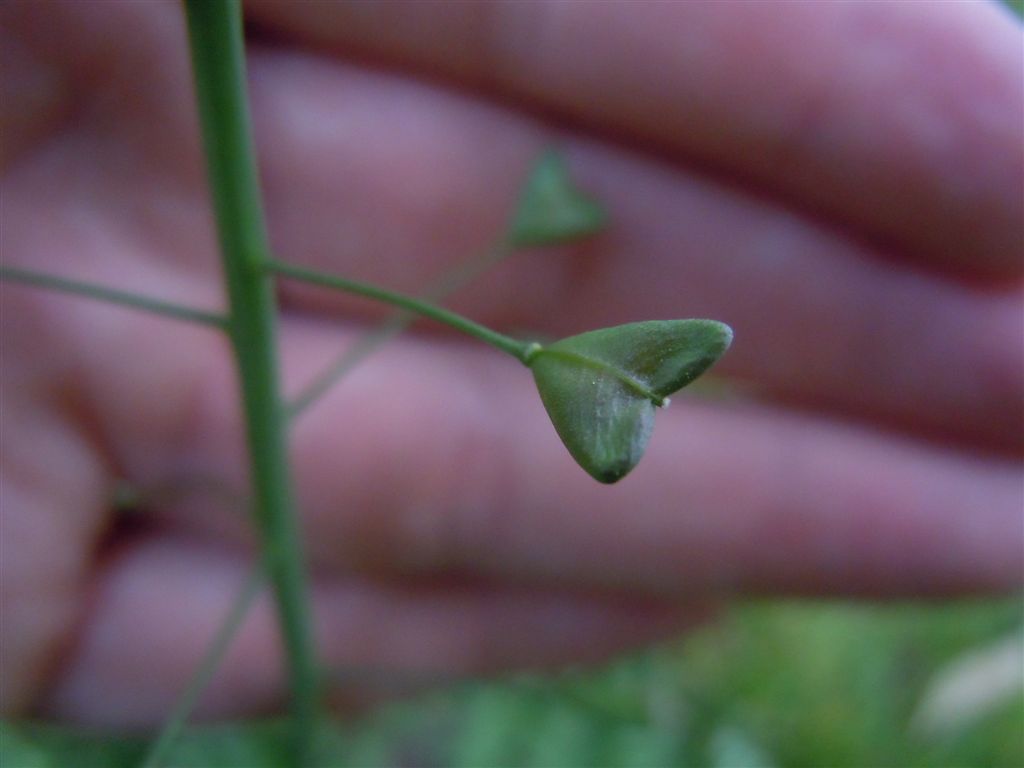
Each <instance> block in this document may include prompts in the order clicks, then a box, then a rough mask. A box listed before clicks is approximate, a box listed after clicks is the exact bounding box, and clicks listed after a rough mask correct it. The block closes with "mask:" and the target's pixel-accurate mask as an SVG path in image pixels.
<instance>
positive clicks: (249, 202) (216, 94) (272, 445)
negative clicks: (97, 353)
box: [185, 0, 318, 765]
mask: <svg viewBox="0 0 1024 768" xmlns="http://www.w3.org/2000/svg"><path fill="white" fill-rule="evenodd" d="M185 8H186V13H187V18H188V31H189V41H190V47H191V53H192V65H193V69H194V73H195V82H196V96H197V99H198V103H199V117H200V122H201V125H202V129H203V140H204V145H205V148H206V160H207V170H208V175H209V182H210V190H211V195H212V197H213V204H214V211H215V213H216V219H217V232H218V236H219V240H220V250H221V256H222V261H223V268H224V274H225V279H226V283H227V293H228V302H229V308H230V311H229V317H230V320H229V335H230V337H231V343H232V346H233V349H234V355H235V362H236V365H237V368H238V374H239V381H240V383H241V388H242V406H243V411H244V415H245V425H246V434H247V444H248V449H249V469H250V478H251V482H252V484H253V498H254V500H255V505H254V508H255V517H256V522H257V524H258V526H259V529H260V533H261V535H262V546H263V553H264V558H265V560H266V563H267V570H268V575H269V578H270V581H271V583H272V585H273V588H274V595H275V598H276V603H277V610H278V614H279V618H280V624H281V630H282V635H283V641H284V647H285V653H286V657H287V667H288V678H289V685H290V692H291V707H292V719H293V729H294V730H293V739H294V743H293V745H292V746H293V749H292V750H291V754H292V755H293V756H294V759H295V762H296V763H297V764H299V765H301V764H304V763H305V762H306V761H307V759H308V757H309V755H310V753H311V749H312V739H313V733H314V727H315V722H316V715H317V705H318V701H317V698H318V685H317V664H316V659H315V656H314V649H313V642H312V637H311V622H310V609H309V595H308V590H307V583H306V581H307V580H306V573H305V565H304V559H303V553H302V546H301V540H300V536H299V529H298V523H297V521H296V517H295V513H294V506H293V502H292V498H293V497H292V488H291V477H290V472H289V468H288V454H287V444H286V439H285V423H284V419H283V417H282V408H281V398H280V394H279V384H278V378H277V377H278V365H277V344H276V327H275V321H276V314H277V310H276V305H275V301H274V292H273V286H272V284H271V277H270V275H269V274H268V273H267V271H266V270H265V269H264V268H263V264H264V263H265V261H266V259H267V257H268V253H269V248H268V244H267V237H266V229H265V226H264V223H263V212H262V206H261V203H260V196H259V184H258V180H257V174H256V165H255V159H254V155H253V148H252V137H251V130H250V126H249V111H248V103H247V98H246V92H245V52H244V45H243V35H242V15H241V8H240V6H239V3H238V2H237V0H186V5H185Z"/></svg>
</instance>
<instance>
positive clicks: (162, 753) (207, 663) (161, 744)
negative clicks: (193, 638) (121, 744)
mask: <svg viewBox="0 0 1024 768" xmlns="http://www.w3.org/2000/svg"><path fill="white" fill-rule="evenodd" d="M266 575H267V573H266V567H265V563H264V562H263V561H260V562H259V563H257V564H256V565H255V566H254V567H253V568H252V570H250V571H249V575H248V576H247V577H246V579H245V582H244V583H243V584H242V588H241V589H240V590H239V591H238V594H237V595H236V597H235V599H234V600H233V601H232V603H231V609H230V610H229V611H228V615H227V617H226V618H225V619H224V622H223V623H222V624H221V626H220V628H219V629H218V630H217V634H216V635H215V636H214V638H213V642H212V643H211V644H210V647H209V648H208V649H207V651H206V654H205V655H204V656H203V659H202V661H201V662H200V664H199V667H198V669H197V670H196V672H195V674H194V675H193V676H192V678H191V680H190V681H189V684H188V686H186V688H185V690H184V692H183V693H182V694H181V696H180V697H179V698H178V700H177V701H176V702H175V704H174V709H173V710H171V714H170V715H169V716H168V718H167V721H166V722H165V723H164V726H163V728H162V729H161V730H160V735H159V736H158V737H157V739H156V741H155V742H154V743H153V746H152V747H151V748H150V750H149V754H148V755H146V758H145V760H143V762H142V768H158V766H159V765H160V764H161V763H163V762H164V761H165V760H166V758H167V755H168V754H169V752H170V750H171V747H172V746H173V745H174V742H175V741H176V740H177V739H178V737H179V736H180V735H181V732H182V730H183V729H184V728H185V723H186V722H187V721H188V718H189V715H191V714H192V710H193V709H195V706H196V703H197V702H198V701H199V697H200V696H201V695H202V694H203V691H205V690H206V686H208V685H209V684H210V681H211V680H212V679H213V675H214V673H215V672H216V671H217V667H219V666H220V663H221V661H223V659H224V655H225V654H226V653H227V650H228V648H230V647H231V641H232V640H233V639H234V637H235V634H236V633H237V632H238V629H239V628H240V627H241V626H242V622H243V621H244V620H245V617H246V614H248V612H249V609H250V608H251V607H252V604H253V602H254V601H255V600H256V596H257V595H259V593H260V590H261V589H262V588H263V585H264V581H265V578H266Z"/></svg>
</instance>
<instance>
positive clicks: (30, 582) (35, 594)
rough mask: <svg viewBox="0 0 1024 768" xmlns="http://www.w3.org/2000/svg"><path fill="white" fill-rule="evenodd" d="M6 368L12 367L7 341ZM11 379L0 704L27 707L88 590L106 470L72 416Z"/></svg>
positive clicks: (3, 476)
mask: <svg viewBox="0 0 1024 768" xmlns="http://www.w3.org/2000/svg"><path fill="white" fill-rule="evenodd" d="M4 352H5V355H4V359H5V374H7V376H10V375H11V372H10V371H9V370H6V369H8V368H9V365H10V364H9V362H8V361H9V359H10V358H8V357H7V355H10V354H12V353H13V345H11V344H5V346H4ZM26 392H27V390H26V389H19V388H17V387H14V386H10V379H8V382H7V383H6V384H5V386H4V388H3V392H2V395H0V404H2V405H0V421H2V422H3V429H2V430H0V468H2V470H0V499H2V503H0V562H2V563H3V579H2V589H0V627H2V628H3V630H2V633H3V642H0V666H2V667H3V670H4V672H3V675H2V676H0V712H3V713H4V714H5V715H14V714H23V713H24V712H25V711H26V709H27V707H28V706H29V705H30V704H31V703H32V701H33V700H34V697H35V695H36V692H37V691H38V690H39V688H40V687H41V686H42V685H44V684H45V683H46V681H47V680H48V679H49V678H50V676H51V675H52V673H53V669H54V666H55V665H56V664H57V662H58V660H59V655H60V653H61V652H62V651H63V650H64V646H65V643H66V641H67V638H68V637H69V636H70V634H71V633H72V632H73V630H74V628H75V626H76V625H77V623H78V621H79V618H80V613H81V608H82V604H83V602H84V600H85V597H86V592H87V587H86V585H87V582H88V574H89V571H90V568H91V561H92V555H93V552H94V549H95V547H96V544H97V541H98V539H99V536H100V534H101V532H102V531H103V529H104V527H105V525H106V522H107V515H106V508H105V507H106V505H105V503H104V502H105V491H106V487H107V483H106V471H105V467H104V466H103V462H102V460H101V458H100V456H99V455H98V453H97V451H96V450H95V446H94V444H93V443H92V441H91V440H90V439H89V438H88V437H87V436H86V435H85V434H83V432H82V431H80V430H79V429H77V428H76V426H75V425H73V424H72V423H71V422H70V420H68V419H66V418H65V417H64V416H63V415H62V414H60V413H59V412H56V411H54V410H53V409H52V407H51V406H50V404H47V405H46V406H40V405H39V404H38V403H35V402H31V401H30V398H28V397H26Z"/></svg>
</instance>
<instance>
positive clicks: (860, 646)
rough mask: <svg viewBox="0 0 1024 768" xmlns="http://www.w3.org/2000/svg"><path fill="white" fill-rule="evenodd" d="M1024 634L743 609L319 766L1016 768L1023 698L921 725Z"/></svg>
mask: <svg viewBox="0 0 1024 768" xmlns="http://www.w3.org/2000/svg"><path fill="white" fill-rule="evenodd" d="M1022 622H1024V607H1022V605H1021V603H1020V601H1018V600H1012V601H1003V602H997V603H994V602H985V603H973V604H960V605H945V606H931V607H926V606H913V605H890V606H884V607H882V606H859V605H842V604H765V605H752V606H745V607H742V608H737V609H735V610H734V611H733V612H731V613H730V614H729V615H727V616H726V617H725V618H724V619H723V620H721V621H720V622H718V623H716V624H715V625H713V626H710V627H708V628H706V629H704V630H701V631H699V632H696V633H694V634H692V635H690V636H689V637H686V638H682V639H680V640H679V641H678V642H675V643H673V644H670V645H667V646H664V647H661V648H658V649H655V650H650V651H647V652H645V653H641V654H637V655H634V656H632V657H629V658H627V659H623V660H619V661H617V662H615V663H612V664H610V665H608V666H606V667H604V668H601V669H596V670H595V669H591V670H578V671H564V672H561V673H559V674H556V675H547V676H535V677H529V676H527V677H523V676H520V677H516V678H513V679H505V680H499V681H490V682H472V683H462V684H458V685H455V686H452V687H449V688H447V689H444V690H439V691H435V692H431V693H428V694H425V695H421V696H418V697H415V698H412V699H409V700H407V701H402V702H396V703H393V704H391V705H387V706H385V707H382V708H381V709H379V710H377V711H375V712H373V713H370V714H368V715H365V716H363V717H362V718H360V719H358V720H356V721H349V722H346V723H344V724H338V725H332V726H330V727H326V728H325V729H324V733H323V744H322V745H321V747H322V749H323V751H324V760H323V764H324V765H331V766H452V768H465V767H469V766H472V767H474V768H476V767H480V766H550V767H551V768H572V767H573V766H630V767H633V766H637V767H639V766H708V767H709V768H758V767H762V768H763V767H767V766H778V767H779V768H782V767H783V766H807V767H808V768H810V767H811V766H814V767H815V768H818V767H822V766H830V767H834V768H841V767H842V766H849V767H850V768H868V767H872V768H880V767H882V766H892V768H918V767H920V768H957V767H959V766H964V767H965V768H967V767H970V768H986V767H988V766H991V767H992V768H1004V767H1005V768H1019V767H1020V766H1024V696H1022V695H1020V693H1019V692H1018V694H1017V695H1016V697H1015V698H1013V699H1012V700H1008V701H1004V702H1003V703H1002V704H1000V705H999V706H997V707H995V708H993V709H992V710H991V711H989V712H987V713H985V714H983V715H981V716H979V717H978V718H977V719H976V721H975V722H970V723H967V724H963V725H959V726H957V725H955V724H954V725H951V726H949V727H948V728H943V729H941V730H940V731H939V732H932V733H917V732H914V731H913V730H912V729H911V728H910V727H909V722H910V719H911V716H912V714H913V713H914V711H915V710H916V709H917V707H918V706H919V705H920V702H921V699H922V696H923V695H924V693H925V691H926V689H927V688H928V686H929V684H930V683H931V682H932V681H933V679H934V678H935V676H936V675H937V674H938V673H939V671H940V670H942V669H943V668H945V667H946V666H947V665H948V664H949V663H950V662H951V661H953V660H955V659H957V658H961V657H962V656H963V654H965V653H966V652H968V651H970V650H971V649H977V648H983V647H985V646H986V645H989V644H991V643H993V642H995V641H998V640H999V639H1001V638H1005V637H1007V636H1010V635H1012V633H1014V632H1019V631H1020V630H1021V626H1022ZM586 642H587V638H586V637H581V638H580V643H581V645H585V644H586ZM1022 663H1024V662H1022ZM282 733H283V729H282V727H281V725H280V724H279V723H270V724H261V725H252V724H247V725H239V726H219V727H213V728H211V727H207V728H202V729H195V730H193V731H190V732H189V734H188V735H187V736H186V737H185V739H184V740H183V742H182V744H181V745H180V748H179V749H178V751H177V752H176V753H175V754H174V756H173V759H172V760H171V762H170V764H171V765H174V766H245V768H257V767H258V766H276V765H280V764H282V760H283V751H282V750H283V741H282ZM2 735H3V738H2V742H0V758H3V759H2V760H0V764H2V765H3V766H4V768H21V767H22V766H49V765H53V766H63V765H75V766H90V765H93V766H118V765H132V764H135V762H136V761H137V760H138V758H139V757H140V756H141V754H142V751H143V744H142V743H141V742H139V741H134V740H113V741H111V740H110V739H97V738H95V737H88V736H83V735H81V734H73V733H68V732H67V731H63V730H54V729H53V728H52V727H32V726H27V725H24V724H22V725H11V724H8V725H7V726H6V727H5V729H4V730H3V731H2Z"/></svg>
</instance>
